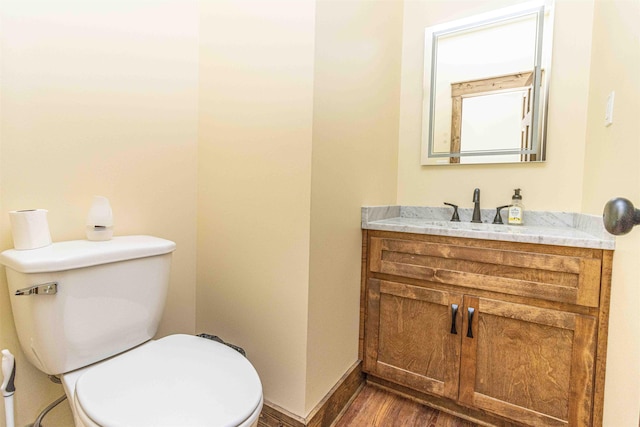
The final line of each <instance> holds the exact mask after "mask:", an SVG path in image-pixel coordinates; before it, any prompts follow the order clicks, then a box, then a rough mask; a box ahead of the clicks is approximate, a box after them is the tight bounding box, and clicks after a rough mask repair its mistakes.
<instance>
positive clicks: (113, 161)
mask: <svg viewBox="0 0 640 427" xmlns="http://www.w3.org/2000/svg"><path fill="white" fill-rule="evenodd" d="M1 13H2V22H1V23H0V27H1V28H2V49H1V52H0V54H1V59H2V69H1V72H2V82H1V84H2V86H1V88H0V90H1V93H2V96H1V111H2V116H1V119H0V126H1V127H0V131H1V132H0V137H1V139H0V144H1V145H0V150H1V155H0V184H1V185H2V187H1V188H0V207H1V215H0V250H4V249H8V248H11V247H12V246H13V245H12V241H11V233H10V230H9V224H8V216H7V214H6V212H7V211H8V210H12V209H25V208H33V207H36V208H46V209H48V210H49V225H50V229H51V234H52V237H53V239H54V240H55V241H60V240H69V239H83V238H84V237H85V234H84V227H85V219H86V214H87V211H88V209H89V205H90V203H91V197H92V196H93V195H94V194H99V195H104V196H107V197H108V198H109V199H110V200H111V202H112V207H113V211H114V217H115V234H116V235H125V234H153V235H157V236H161V237H165V238H168V239H171V240H174V241H175V242H176V243H177V245H178V249H177V251H176V252H175V255H174V262H173V271H172V276H171V284H170V290H169V296H168V300H167V307H166V310H165V315H164V318H163V320H162V324H161V327H160V331H159V335H165V334H168V333H172V332H186V333H193V332H194V331H195V249H196V223H195V219H196V191H197V183H196V154H197V96H198V47H197V46H198V18H197V13H198V10H197V3H196V1H184V0H171V1H169V0H167V1H156V2H149V1H146V0H129V1H127V2H106V1H105V2H96V1H93V2H85V1H81V0H78V1H68V2H63V3H60V2H50V1H48V0H30V1H21V0H11V1H4V2H3V5H2V10H1ZM0 348H9V349H10V350H11V351H12V352H13V353H14V354H16V356H17V359H18V360H17V366H18V372H17V384H16V389H17V392H16V395H15V396H16V397H15V399H16V425H18V426H23V425H26V424H28V423H33V421H34V420H35V418H36V416H37V414H38V413H39V412H40V410H42V409H43V408H44V407H45V406H46V405H48V404H49V403H50V402H51V401H52V400H53V399H54V398H55V397H58V396H59V395H61V394H63V391H62V388H61V387H60V386H56V385H54V384H52V383H50V382H49V380H48V379H47V377H46V376H45V375H44V374H42V373H40V372H39V371H36V370H35V369H34V368H32V367H31V365H30V364H29V363H28V362H27V361H26V360H25V359H24V357H23V356H22V353H21V350H20V347H19V345H18V343H17V338H16V336H15V329H14V325H13V320H12V315H11V309H10V304H9V299H8V293H7V290H6V283H5V275H4V272H2V273H1V274H0ZM0 406H2V407H3V405H0ZM3 423H4V414H2V418H1V421H0V425H3ZM54 423H55V422H54ZM58 425H64V424H58Z"/></svg>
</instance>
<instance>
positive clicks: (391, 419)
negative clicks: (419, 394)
mask: <svg viewBox="0 0 640 427" xmlns="http://www.w3.org/2000/svg"><path fill="white" fill-rule="evenodd" d="M359 426H362V427H364V426H366V427H476V426H477V424H474V423H472V422H470V421H466V420H463V419H460V418H457V417H454V416H453V415H449V414H447V413H445V412H441V411H438V410H437V409H432V408H429V407H428V406H424V405H421V404H420V403H417V402H415V401H413V400H411V399H408V398H406V397H402V396H399V395H396V394H394V393H390V392H388V391H386V390H383V389H381V388H379V387H376V386H374V385H366V386H365V387H363V388H362V390H361V391H360V392H359V393H358V395H357V396H356V398H355V399H354V400H353V402H352V403H351V405H350V406H349V408H348V409H347V410H346V412H345V413H344V414H343V416H342V417H341V418H340V419H339V420H338V421H337V422H336V424H334V427H359Z"/></svg>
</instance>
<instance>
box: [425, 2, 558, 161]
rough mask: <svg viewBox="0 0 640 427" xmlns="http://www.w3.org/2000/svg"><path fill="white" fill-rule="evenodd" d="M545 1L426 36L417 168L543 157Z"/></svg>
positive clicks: (548, 10) (548, 26)
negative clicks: (420, 137) (420, 144)
mask: <svg viewBox="0 0 640 427" xmlns="http://www.w3.org/2000/svg"><path fill="white" fill-rule="evenodd" d="M552 19H553V13H552V3H551V0H539V1H534V2H527V3H522V4H519V5H516V6H513V7H508V8H505V9H499V10H495V11H493V12H489V13H484V14H481V15H476V16H473V17H469V18H465V19H461V20H456V21H452V22H448V23H444V24H440V25H436V26H433V27H429V28H427V29H426V30H425V62H424V64H425V67H424V70H425V72H424V90H423V117H422V162H421V163H422V164H423V165H451V164H469V163H523V162H524V163H526V162H540V161H544V160H545V157H546V149H545V148H546V125H545V122H546V111H547V99H548V89H549V77H550V65H551V42H552V34H551V32H552V28H553V21H552Z"/></svg>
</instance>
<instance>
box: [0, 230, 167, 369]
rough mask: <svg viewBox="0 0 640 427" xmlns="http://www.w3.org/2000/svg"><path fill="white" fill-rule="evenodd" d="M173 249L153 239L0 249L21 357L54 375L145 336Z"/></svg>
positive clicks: (155, 317) (152, 328) (150, 331)
mask: <svg viewBox="0 0 640 427" xmlns="http://www.w3.org/2000/svg"><path fill="white" fill-rule="evenodd" d="M175 247H176V245H175V243H174V242H172V241H169V240H165V239H160V238H157V237H151V236H122V237H114V238H113V239H112V240H109V241H102V242H91V241H88V240H76V241H69V242H59V243H53V244H51V245H50V246H47V247H44V248H40V249H33V250H21V251H19V250H14V249H11V250H7V251H4V252H2V254H0V263H2V264H4V265H5V267H6V273H7V282H8V287H9V295H10V299H11V307H12V309H13V318H14V320H15V324H16V330H17V332H18V338H19V340H20V344H21V346H22V350H23V351H24V353H25V355H26V356H27V358H28V359H29V361H30V362H31V363H32V364H33V365H34V366H36V367H37V368H39V369H40V370H41V371H43V372H45V373H47V374H52V375H55V374H61V373H65V372H69V371H73V370H75V369H78V368H82V367H84V366H87V365H90V364H92V363H95V362H98V361H100V360H103V359H106V358H108V357H110V356H113V355H115V354H118V353H121V352H123V351H125V350H128V349H130V348H132V347H135V346H136V345H138V344H141V343H143V342H145V341H147V340H149V339H151V338H152V337H153V336H154V335H155V333H156V331H157V329H158V324H159V323H160V318H161V316H162V311H163V308H164V304H165V299H166V295H167V289H168V285H169V271H170V266H171V253H172V252H173V251H174V250H175ZM20 294H21V295H20Z"/></svg>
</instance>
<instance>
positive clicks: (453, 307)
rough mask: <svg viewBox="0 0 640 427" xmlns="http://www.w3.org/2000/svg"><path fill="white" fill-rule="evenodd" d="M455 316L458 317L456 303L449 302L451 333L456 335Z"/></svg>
mask: <svg viewBox="0 0 640 427" xmlns="http://www.w3.org/2000/svg"><path fill="white" fill-rule="evenodd" d="M456 317H458V304H451V333H452V334H454V335H458V331H457V330H456Z"/></svg>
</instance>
